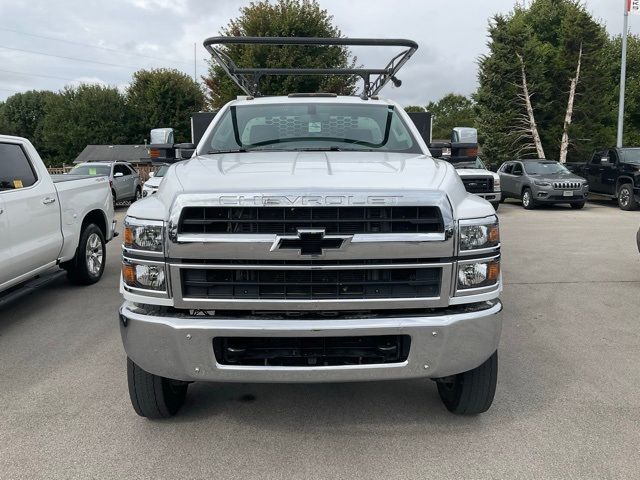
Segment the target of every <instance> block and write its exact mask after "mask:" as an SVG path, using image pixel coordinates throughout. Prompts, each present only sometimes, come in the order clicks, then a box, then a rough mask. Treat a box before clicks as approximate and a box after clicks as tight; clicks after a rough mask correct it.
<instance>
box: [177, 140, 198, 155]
mask: <svg viewBox="0 0 640 480" xmlns="http://www.w3.org/2000/svg"><path fill="white" fill-rule="evenodd" d="M174 147H175V149H176V151H177V152H178V151H179V152H180V153H179V154H177V155H176V156H178V157H179V158H182V159H186V158H191V156H192V155H193V151H194V150H195V149H196V146H195V145H194V144H193V143H176V144H175V145H174ZM177 152H176V153H177Z"/></svg>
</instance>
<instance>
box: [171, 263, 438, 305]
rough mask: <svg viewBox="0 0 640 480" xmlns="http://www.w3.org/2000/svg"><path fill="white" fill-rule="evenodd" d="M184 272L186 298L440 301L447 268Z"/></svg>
mask: <svg viewBox="0 0 640 480" xmlns="http://www.w3.org/2000/svg"><path fill="white" fill-rule="evenodd" d="M180 272H181V282H182V295H183V297H184V298H192V299H275V300H336V299H375V298H389V299H393V298H432V297H437V296H438V295H439V294H440V277H441V274H442V269H441V268H437V267H435V268H434V267H429V268H419V267H415V268H385V269H382V268H380V269H353V270H351V269H345V270H331V269H326V270H324V269H323V270H285V269H283V270H252V269H250V268H242V269H237V270H235V269H213V268H212V269H198V268H181V269H180Z"/></svg>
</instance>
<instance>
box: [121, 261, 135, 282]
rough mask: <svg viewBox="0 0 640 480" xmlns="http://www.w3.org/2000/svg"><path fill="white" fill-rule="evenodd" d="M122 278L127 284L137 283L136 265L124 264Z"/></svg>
mask: <svg viewBox="0 0 640 480" xmlns="http://www.w3.org/2000/svg"><path fill="white" fill-rule="evenodd" d="M122 279H123V280H124V283H126V284H127V285H135V284H136V267H134V266H133V265H122Z"/></svg>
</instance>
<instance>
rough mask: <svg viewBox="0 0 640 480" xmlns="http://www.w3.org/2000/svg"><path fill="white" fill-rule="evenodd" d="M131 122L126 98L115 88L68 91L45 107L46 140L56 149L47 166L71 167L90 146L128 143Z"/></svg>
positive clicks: (80, 87) (69, 89) (87, 87)
mask: <svg viewBox="0 0 640 480" xmlns="http://www.w3.org/2000/svg"><path fill="white" fill-rule="evenodd" d="M131 118H132V115H131V111H130V110H129V108H128V107H127V104H126V102H125V98H124V96H123V95H122V94H121V93H120V92H118V90H117V89H116V88H112V87H103V86H101V85H80V86H79V87H65V89H64V90H62V91H61V92H60V93H59V94H58V95H54V96H53V97H51V99H50V100H49V101H48V102H47V106H46V112H45V116H44V121H43V126H42V134H43V140H44V142H45V143H46V144H47V145H49V146H50V147H51V148H52V149H55V153H54V154H52V155H51V156H50V157H49V162H48V163H50V164H52V165H60V164H62V163H71V162H72V161H73V160H74V159H75V157H76V156H77V155H78V154H79V153H80V152H81V151H82V150H83V149H84V147H86V146H87V145H92V144H97V145H101V144H126V143H129V141H130V139H131V121H130V120H131Z"/></svg>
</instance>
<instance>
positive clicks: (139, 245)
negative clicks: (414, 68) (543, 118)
mask: <svg viewBox="0 0 640 480" xmlns="http://www.w3.org/2000/svg"><path fill="white" fill-rule="evenodd" d="M163 231H164V229H163V222H161V221H158V220H139V219H137V218H132V217H127V218H125V219H124V235H123V243H124V246H125V248H132V249H135V250H148V251H152V252H162V246H163V237H164V236H163Z"/></svg>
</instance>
